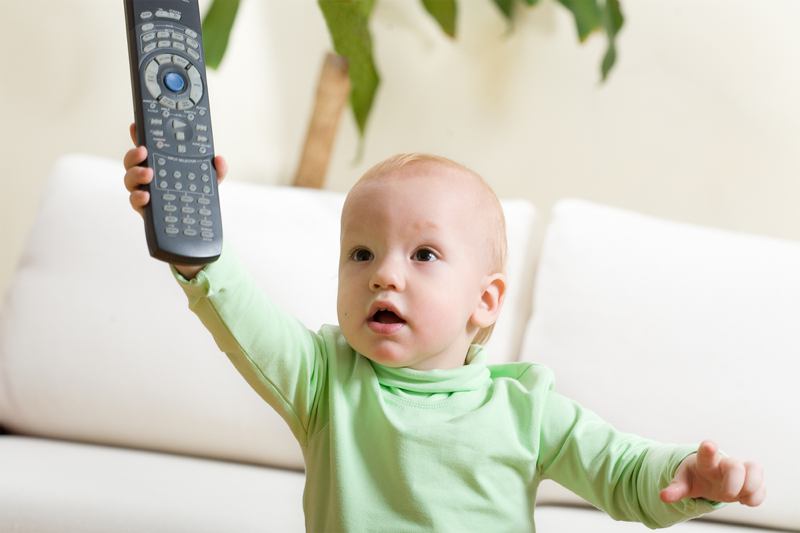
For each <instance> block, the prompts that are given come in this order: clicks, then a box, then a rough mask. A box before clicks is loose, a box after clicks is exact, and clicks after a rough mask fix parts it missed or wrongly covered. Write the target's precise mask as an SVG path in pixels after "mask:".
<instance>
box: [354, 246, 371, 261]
mask: <svg viewBox="0 0 800 533" xmlns="http://www.w3.org/2000/svg"><path fill="white" fill-rule="evenodd" d="M350 259H352V260H353V261H358V262H361V261H369V260H370V259H372V252H370V251H369V250H367V249H366V248H356V249H355V250H353V251H352V252H351V253H350Z"/></svg>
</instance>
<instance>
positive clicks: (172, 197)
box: [161, 192, 177, 202]
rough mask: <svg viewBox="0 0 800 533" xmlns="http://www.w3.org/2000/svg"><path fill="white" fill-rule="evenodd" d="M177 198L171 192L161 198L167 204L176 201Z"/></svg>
mask: <svg viewBox="0 0 800 533" xmlns="http://www.w3.org/2000/svg"><path fill="white" fill-rule="evenodd" d="M176 198H177V197H176V196H175V195H174V194H172V193H171V192H168V193H164V195H163V196H162V197H161V199H162V200H165V201H167V202H171V201H173V200H175V199H176Z"/></svg>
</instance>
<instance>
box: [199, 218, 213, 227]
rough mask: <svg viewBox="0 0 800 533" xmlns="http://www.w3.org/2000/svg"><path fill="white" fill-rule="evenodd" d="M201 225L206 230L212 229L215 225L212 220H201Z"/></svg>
mask: <svg viewBox="0 0 800 533" xmlns="http://www.w3.org/2000/svg"><path fill="white" fill-rule="evenodd" d="M200 225H201V226H203V227H205V228H210V227H211V226H213V225H214V223H213V222H211V221H210V220H201V221H200Z"/></svg>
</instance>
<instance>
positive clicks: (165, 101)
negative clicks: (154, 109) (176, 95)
mask: <svg viewBox="0 0 800 533" xmlns="http://www.w3.org/2000/svg"><path fill="white" fill-rule="evenodd" d="M158 103H160V104H161V105H163V106H164V107H168V108H170V109H176V108H177V107H178V102H176V101H175V100H173V99H172V98H170V97H168V96H163V95H162V96H161V97H159V99H158Z"/></svg>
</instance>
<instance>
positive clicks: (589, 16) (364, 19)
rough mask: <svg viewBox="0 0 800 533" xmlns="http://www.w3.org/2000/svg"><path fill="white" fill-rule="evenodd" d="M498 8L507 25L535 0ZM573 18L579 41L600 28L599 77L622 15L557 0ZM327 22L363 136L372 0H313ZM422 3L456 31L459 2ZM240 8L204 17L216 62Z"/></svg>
mask: <svg viewBox="0 0 800 533" xmlns="http://www.w3.org/2000/svg"><path fill="white" fill-rule="evenodd" d="M490 1H491V2H493V3H494V5H495V6H497V8H498V9H499V10H500V11H501V12H502V14H503V16H505V18H506V19H507V20H508V22H509V25H511V23H512V22H513V19H514V13H515V8H516V4H518V3H522V4H526V5H527V6H528V7H531V6H534V5H536V4H538V3H539V0H490ZM557 1H558V3H559V4H561V5H562V6H564V7H565V8H566V9H568V10H569V11H570V12H571V13H572V16H573V17H574V19H575V26H576V27H577V32H578V40H579V41H580V42H581V43H583V42H585V41H586V39H587V38H588V37H589V36H590V35H591V34H592V33H594V32H595V31H599V32H605V34H606V36H607V39H608V46H607V48H606V53H605V55H604V56H603V60H602V63H601V65H600V73H601V79H602V80H603V81H605V80H606V78H607V77H608V73H609V72H610V71H611V68H612V67H613V66H614V63H615V61H616V58H617V49H616V37H617V34H618V33H619V31H620V29H621V28H622V25H623V22H624V18H623V16H622V11H621V9H620V4H619V0H557ZM317 3H318V4H319V7H320V10H321V11H322V15H323V16H324V18H325V23H326V24H327V26H328V31H329V32H330V35H331V39H332V41H333V48H334V50H335V51H336V53H337V54H339V55H341V56H344V57H345V58H347V61H348V66H349V68H348V74H349V76H350V84H351V87H352V89H351V92H350V107H351V108H352V110H353V115H354V116H355V119H356V124H357V125H358V130H359V133H360V134H361V136H362V137H363V135H364V131H365V129H366V124H367V118H368V117H369V113H370V110H371V109H372V102H373V99H374V97H375V93H376V91H377V89H378V85H379V83H380V77H379V75H378V71H377V69H376V67H375V61H374V60H373V57H372V37H371V35H370V31H369V17H370V15H371V14H372V9H373V7H374V5H375V0H317ZM421 3H422V7H423V8H424V9H425V10H426V11H427V12H428V14H430V15H431V16H432V17H433V18H434V20H436V22H437V24H438V25H439V27H441V29H442V31H444V33H445V34H447V35H448V36H449V37H451V38H455V36H456V19H457V13H458V5H457V2H456V0H421ZM238 10H239V0H213V2H212V4H211V6H210V7H209V9H208V11H207V12H206V15H205V17H204V19H203V38H204V42H205V54H206V63H207V64H208V66H209V67H211V68H217V67H218V66H219V64H220V63H221V61H222V58H223V57H224V55H225V50H226V48H227V46H228V38H229V36H230V33H231V29H232V28H233V23H234V21H235V19H236V13H237V12H238Z"/></svg>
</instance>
